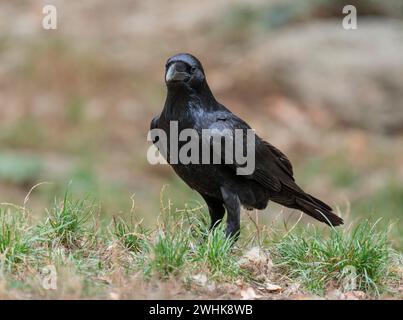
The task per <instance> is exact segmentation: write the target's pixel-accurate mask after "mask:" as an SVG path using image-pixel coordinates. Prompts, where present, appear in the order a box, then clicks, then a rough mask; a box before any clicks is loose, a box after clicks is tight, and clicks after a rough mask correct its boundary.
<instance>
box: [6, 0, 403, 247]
mask: <svg viewBox="0 0 403 320" xmlns="http://www.w3.org/2000/svg"><path fill="white" fill-rule="evenodd" d="M45 4H54V5H55V6H56V8H57V13H58V29H57V30H44V29H43V28H42V18H43V16H44V15H43V14H42V8H43V6H44V5H45ZM346 4H353V5H355V6H356V8H357V12H358V29H357V30H344V29H343V28H342V19H343V17H344V15H343V14H342V8H343V6H344V5H346ZM402 18H403V3H402V1H401V0H387V1H380V0H378V1H371V0H366V1H357V0H348V1H330V0H306V1H292V0H278V1H276V0H266V1H259V0H252V1H239V0H235V1H231V2H229V1H223V0H214V1H213V0H211V1H208V0H204V1H178V0H171V1H162V0H159V1H157V0H147V1H136V0H119V1H95V0H86V1H61V0H60V1H52V0H47V1H38V0H36V1H32V0H31V1H28V0H13V1H8V0H0V202H9V203H11V202H12V203H17V204H22V202H23V200H24V198H25V195H26V194H27V193H28V191H29V190H30V189H31V187H32V186H33V185H35V184H37V183H39V182H43V181H47V182H51V183H52V184H50V185H42V186H39V187H38V188H37V189H36V190H35V192H34V193H33V194H32V196H31V199H30V202H29V206H30V207H31V208H33V209H34V210H33V212H34V213H35V214H36V215H38V217H39V216H40V215H41V213H43V212H44V210H45V208H46V207H47V206H48V205H49V203H51V202H52V201H53V200H54V198H55V197H61V196H62V195H63V193H64V191H65V190H66V188H67V187H68V184H69V182H70V181H72V183H71V187H70V188H71V189H72V190H73V191H74V192H75V193H77V194H79V195H90V196H91V197H95V198H96V201H97V202H99V203H100V206H101V210H100V212H101V215H103V216H112V215H123V216H125V215H126V216H127V215H129V212H130V207H131V205H132V202H131V197H132V195H133V194H135V196H134V199H135V203H136V215H137V216H138V217H139V218H144V220H145V222H146V223H148V224H150V225H152V224H154V223H155V222H156V216H157V214H158V213H159V207H160V191H161V188H162V186H163V185H165V184H168V185H169V188H168V189H167V191H166V195H167V197H169V198H171V199H172V202H173V203H174V204H175V206H178V207H181V206H183V205H184V204H185V203H190V204H192V203H197V202H198V201H201V198H200V197H199V196H198V194H197V193H195V192H193V191H191V190H190V189H188V188H187V187H186V186H185V184H184V183H183V182H181V181H180V180H179V179H178V178H177V177H176V176H175V175H174V173H173V171H172V170H171V169H170V168H169V167H168V166H161V165H160V166H151V165H150V164H148V162H147V160H146V152H147V149H148V148H149V146H150V143H149V142H147V140H146V135H147V131H148V128H149V123H150V121H151V119H152V117H153V116H154V115H157V114H159V113H160V111H161V109H162V107H163V103H164V99H165V94H166V89H165V84H164V66H165V62H166V59H167V58H168V57H169V56H171V55H173V54H175V53H178V52H190V53H193V54H194V55H196V56H197V57H199V58H200V60H201V61H202V62H203V64H204V67H205V71H206V74H207V79H208V81H209V84H210V87H211V88H212V90H213V92H214V94H215V96H216V98H217V99H218V100H219V101H220V102H222V103H223V104H225V105H226V106H228V107H229V108H230V109H231V110H232V111H233V112H235V113H236V114H238V115H239V116H241V117H242V118H244V119H245V120H247V122H249V123H250V125H251V126H252V127H254V128H255V129H256V130H257V131H258V133H259V135H260V136H261V137H263V138H264V139H266V140H268V141H270V142H271V143H272V144H274V145H275V146H277V147H279V148H280V149H281V150H282V151H284V152H285V153H286V154H287V155H288V156H289V158H290V159H291V161H292V162H293V164H294V167H295V172H296V173H295V176H296V179H297V181H298V182H299V183H300V184H301V185H302V186H303V187H304V188H305V189H306V190H307V191H309V192H310V193H313V194H315V195H317V196H318V197H320V198H321V199H323V200H325V201H326V202H328V203H330V204H332V206H334V207H336V208H338V209H339V210H340V211H341V214H342V216H344V217H345V218H346V220H347V223H350V222H353V221H357V220H358V219H362V218H366V217H372V218H373V219H377V218H381V217H382V218H383V222H381V223H384V225H385V226H386V225H387V223H388V222H389V221H391V222H394V223H395V228H394V229H393V231H392V235H393V240H394V241H395V244H396V245H397V246H401V245H402V243H403V241H402V237H403V235H402V234H403V226H402V222H400V220H399V219H401V217H402V214H403V19H402ZM292 214H293V215H294V216H296V217H298V216H299V215H298V214H296V213H295V212H294V213H290V211H289V210H284V209H282V208H281V207H277V206H273V205H270V206H269V207H268V209H267V210H265V212H262V213H261V214H260V219H261V220H260V221H263V222H267V223H268V222H269V221H270V220H271V219H275V220H276V219H277V220H280V222H281V223H282V222H283V221H284V220H287V219H288V217H289V215H292ZM305 221H311V220H309V218H307V219H306V220H305Z"/></svg>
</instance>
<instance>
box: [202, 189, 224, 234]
mask: <svg viewBox="0 0 403 320" xmlns="http://www.w3.org/2000/svg"><path fill="white" fill-rule="evenodd" d="M202 197H203V199H204V200H205V201H206V203H207V206H208V210H209V213H210V217H211V225H210V230H213V229H214V228H215V227H217V226H218V225H219V224H220V222H221V220H222V218H223V217H224V213H225V209H224V207H223V204H222V201H220V200H218V199H215V198H212V197H210V196H206V195H202Z"/></svg>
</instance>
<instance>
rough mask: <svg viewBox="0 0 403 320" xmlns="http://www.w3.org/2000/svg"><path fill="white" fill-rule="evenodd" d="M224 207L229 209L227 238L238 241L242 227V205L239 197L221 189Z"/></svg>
mask: <svg viewBox="0 0 403 320" xmlns="http://www.w3.org/2000/svg"><path fill="white" fill-rule="evenodd" d="M221 194H222V198H223V201H224V206H225V208H226V209H227V236H228V237H233V239H234V240H235V241H236V240H238V238H239V231H240V225H241V203H240V201H239V198H238V195H236V194H235V193H233V192H231V191H229V190H228V189H226V188H224V187H221Z"/></svg>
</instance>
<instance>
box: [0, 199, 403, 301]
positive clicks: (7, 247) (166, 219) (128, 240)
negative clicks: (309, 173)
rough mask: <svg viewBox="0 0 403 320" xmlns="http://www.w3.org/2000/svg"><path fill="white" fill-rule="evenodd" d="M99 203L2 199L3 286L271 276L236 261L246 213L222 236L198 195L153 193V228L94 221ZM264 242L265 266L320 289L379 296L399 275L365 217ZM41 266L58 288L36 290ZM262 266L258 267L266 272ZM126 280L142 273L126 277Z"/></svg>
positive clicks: (89, 286) (94, 292)
mask: <svg viewBox="0 0 403 320" xmlns="http://www.w3.org/2000/svg"><path fill="white" fill-rule="evenodd" d="M133 208H134V206H133ZM98 211H99V208H98V206H95V205H94V204H93V202H92V201H89V200H87V199H84V200H83V199H75V198H74V197H73V196H72V195H71V194H70V193H69V192H67V193H66V194H65V196H64V197H63V199H62V200H61V201H59V202H56V203H55V205H54V206H53V208H52V209H51V210H47V211H46V215H45V217H43V219H41V220H40V221H37V222H36V223H34V222H33V221H32V219H31V218H30V216H31V214H32V213H31V212H29V211H28V210H27V209H26V208H20V207H17V206H8V207H7V208H4V209H2V210H1V211H0V226H1V228H0V256H1V259H0V261H1V270H2V272H3V273H2V277H1V279H3V280H1V279H0V280H1V281H6V286H5V287H6V288H8V289H7V290H11V291H10V292H14V293H15V294H16V295H17V297H31V298H32V297H56V298H66V297H74V298H83V297H84V298H108V297H109V296H108V294H111V292H113V294H115V292H116V291H118V292H122V294H123V292H126V291H125V290H127V289H126V287H127V286H128V285H129V287H130V288H132V286H134V287H133V290H134V288H137V289H136V290H135V291H136V292H131V293H128V295H127V296H126V297H129V298H130V297H131V298H133V297H137V296H138V295H139V292H141V290H140V289H139V288H143V287H144V286H147V285H152V286H153V287H155V286H157V287H159V286H161V285H162V284H163V283H171V282H172V281H173V282H174V283H176V284H179V286H181V287H182V290H184V291H186V292H193V293H194V294H197V290H198V289H197V288H198V287H197V285H196V284H197V283H198V281H200V277H201V276H203V277H205V278H206V279H207V280H206V281H207V282H208V283H214V286H215V288H217V287H219V286H220V285H225V284H227V285H231V286H235V288H237V290H238V291H240V290H241V288H243V287H245V286H252V287H256V283H259V282H261V280H259V279H261V278H262V276H263V277H264V278H267V277H270V278H271V277H272V276H273V275H272V274H264V275H262V274H257V273H256V271H255V272H251V269H255V270H256V268H253V267H252V268H251V266H249V267H248V266H246V267H245V265H244V264H245V262H242V263H241V261H244V260H245V254H246V252H247V251H249V250H250V249H251V248H252V246H253V244H252V243H251V242H250V241H249V240H247V239H250V238H251V237H252V238H253V237H254V238H256V236H254V235H251V234H250V233H253V232H256V233H259V232H261V230H260V228H259V226H256V225H253V227H251V225H249V224H248V222H247V221H244V223H243V225H244V229H243V231H244V232H246V233H248V234H244V235H243V236H242V237H241V239H240V241H238V242H237V243H236V244H234V243H233V242H232V240H230V239H228V238H226V236H225V232H224V231H225V225H224V224H222V225H219V226H218V227H217V228H216V229H215V230H214V231H212V232H209V231H208V214H207V212H206V209H205V207H204V206H200V205H197V206H194V207H191V206H185V208H183V209H175V208H174V207H173V205H172V203H171V202H170V201H169V200H168V203H167V204H166V201H165V200H164V199H161V214H160V216H159V219H158V220H159V223H158V225H157V226H156V227H154V228H152V229H147V228H145V227H144V226H143V224H142V221H134V219H132V220H130V221H129V222H128V221H126V220H124V219H123V218H121V217H114V218H112V219H110V220H106V219H108V218H106V217H104V218H102V219H104V220H102V221H101V220H100V219H101V217H100V216H99V215H98ZM131 216H132V217H134V216H135V213H134V212H131ZM255 227H257V228H255ZM254 228H255V229H254ZM268 231H269V232H270V229H269V230H268ZM259 237H261V235H260V236H259ZM264 243H265V245H264V247H263V246H261V248H260V250H261V251H264V252H266V254H267V256H269V257H271V258H272V260H273V262H274V265H275V268H274V271H270V272H272V273H273V272H274V273H276V274H277V277H280V278H281V277H283V278H284V276H286V277H288V279H289V280H287V281H289V282H290V283H293V282H298V283H301V284H302V288H303V290H305V291H309V292H313V293H316V294H324V292H325V290H326V288H328V287H329V286H331V285H332V286H337V287H338V288H341V290H343V291H348V290H352V289H355V290H362V291H364V292H366V293H367V294H368V295H369V296H372V297H377V296H380V295H381V294H383V293H385V292H393V290H394V289H393V288H395V287H396V286H397V284H396V283H397V281H399V280H401V274H399V273H400V272H401V254H400V253H398V252H396V251H394V250H393V249H392V248H391V246H390V244H389V240H388V234H387V231H386V230H382V229H379V228H378V226H377V225H376V224H371V223H369V222H367V221H364V222H362V223H359V224H357V225H356V226H355V227H353V228H352V229H351V230H350V229H341V230H338V231H331V232H329V234H324V233H323V232H321V231H320V229H318V228H315V227H312V226H311V227H309V228H305V229H304V230H300V229H298V228H295V229H293V230H292V231H291V232H289V233H288V234H287V235H286V236H282V237H280V238H279V239H270V240H268V241H267V240H266V241H265V242H264ZM396 257H398V258H399V259H400V261H398V259H396ZM249 263H250V264H253V265H254V264H255V263H256V262H254V261H250V262H249ZM48 266H54V268H55V269H56V270H57V276H58V281H57V283H58V289H57V290H56V291H52V290H50V291H49V290H44V289H43V287H42V285H41V282H40V279H41V276H40V274H41V270H43V268H45V267H48ZM259 270H260V269H259ZM262 270H263V269H262ZM264 270H266V271H258V272H268V271H267V270H268V269H267V268H265V269H264ZM399 277H400V278H399ZM195 278H198V279H199V280H197V279H195ZM133 279H137V280H133ZM133 281H140V282H136V284H132V285H130V284H131V283H132V282H133ZM139 283H140V284H139ZM351 284H354V286H353V287H352V286H351ZM349 285H350V287H348V286H349ZM139 290H140V291H139ZM256 290H260V289H258V288H257V287H256ZM7 292H8V291H7ZM2 294H3V295H4V293H2V292H0V295H2ZM210 294H213V293H210ZM151 297H155V296H151ZM235 297H236V296H235ZM238 298H239V296H238Z"/></svg>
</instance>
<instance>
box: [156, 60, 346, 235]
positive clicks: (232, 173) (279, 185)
mask: <svg viewBox="0 0 403 320" xmlns="http://www.w3.org/2000/svg"><path fill="white" fill-rule="evenodd" d="M165 81H166V86H167V90H168V92H167V97H166V100H165V105H164V108H163V110H162V112H161V114H160V116H157V117H155V118H154V119H153V120H152V121H151V129H155V128H159V129H162V130H163V131H165V132H166V134H167V137H168V141H169V139H170V132H169V131H170V130H169V129H170V123H171V121H177V122H178V126H179V128H178V129H179V132H181V130H183V129H196V130H197V133H198V134H199V135H200V134H201V131H202V129H213V128H218V129H219V130H223V129H229V130H230V131H231V132H234V131H235V129H242V130H247V129H251V128H250V126H249V125H248V124H247V123H246V122H245V121H243V120H242V119H240V118H239V117H237V116H236V115H234V114H233V113H232V112H231V111H229V110H228V109H227V108H226V107H225V106H223V105H222V104H220V103H219V102H218V101H217V100H216V99H215V98H214V95H213V93H212V92H211V90H210V88H209V86H208V84H207V81H206V76H205V73H204V70H203V67H202V65H201V63H200V61H199V60H198V59H197V58H196V57H194V56H192V55H191V54H186V53H181V54H177V55H174V56H172V57H171V58H169V59H168V61H167V63H166V70H165ZM220 132H222V131H220ZM227 132H228V130H227ZM254 139H255V150H254V151H255V170H254V171H253V173H251V174H248V175H238V174H237V173H236V169H237V168H238V167H239V165H238V164H237V163H235V164H225V163H222V164H197V163H190V164H182V163H180V162H179V163H177V164H175V163H173V162H172V161H170V159H169V151H170V146H169V143H168V146H167V150H165V153H164V150H163V149H164V148H163V147H161V146H160V145H158V140H157V139H155V140H154V143H155V144H156V145H157V147H158V148H159V149H160V151H162V152H161V153H162V154H164V157H166V159H167V160H168V162H169V163H170V165H171V166H172V167H173V169H174V170H175V172H176V173H177V174H178V175H179V176H180V177H181V178H182V180H183V181H185V182H186V183H187V184H188V186H189V187H191V188H192V189H194V190H196V191H197V192H199V193H200V195H201V196H202V197H203V199H204V200H205V201H206V203H207V206H208V209H209V213H210V216H211V228H214V227H215V226H216V225H217V224H218V223H219V222H220V221H221V220H222V218H223V217H224V213H225V210H226V211H227V230H226V232H227V235H228V236H234V237H235V238H237V237H238V235H239V230H240V208H241V205H242V206H244V207H245V208H247V209H252V208H256V209H260V210H261V209H264V208H266V206H267V203H268V201H269V200H272V201H274V202H277V203H279V204H281V205H283V206H286V207H289V208H293V209H298V210H301V211H302V212H304V213H306V214H308V215H309V216H311V217H313V218H315V219H317V220H319V221H321V222H324V223H326V224H328V225H332V226H337V225H340V224H343V220H342V219H341V218H340V217H338V216H337V215H335V214H334V213H333V211H332V208H331V207H330V206H329V205H327V204H326V203H324V202H322V201H321V200H319V199H317V198H315V197H313V196H311V195H309V194H308V193H305V192H304V191H303V190H302V189H301V188H300V187H299V186H298V185H297V184H296V183H295V181H294V177H293V169H292V166H291V163H290V161H289V160H288V158H287V157H286V156H285V155H284V154H283V153H282V152H281V151H280V150H279V149H277V148H276V147H274V146H273V145H271V144H270V143H268V142H266V141H264V140H262V139H261V138H259V137H258V136H257V135H255V136H254ZM242 143H244V144H245V143H246V140H245V139H244V140H243V142H242ZM179 145H180V146H181V143H180V144H179ZM182 145H183V143H182ZM244 147H246V146H244Z"/></svg>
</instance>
